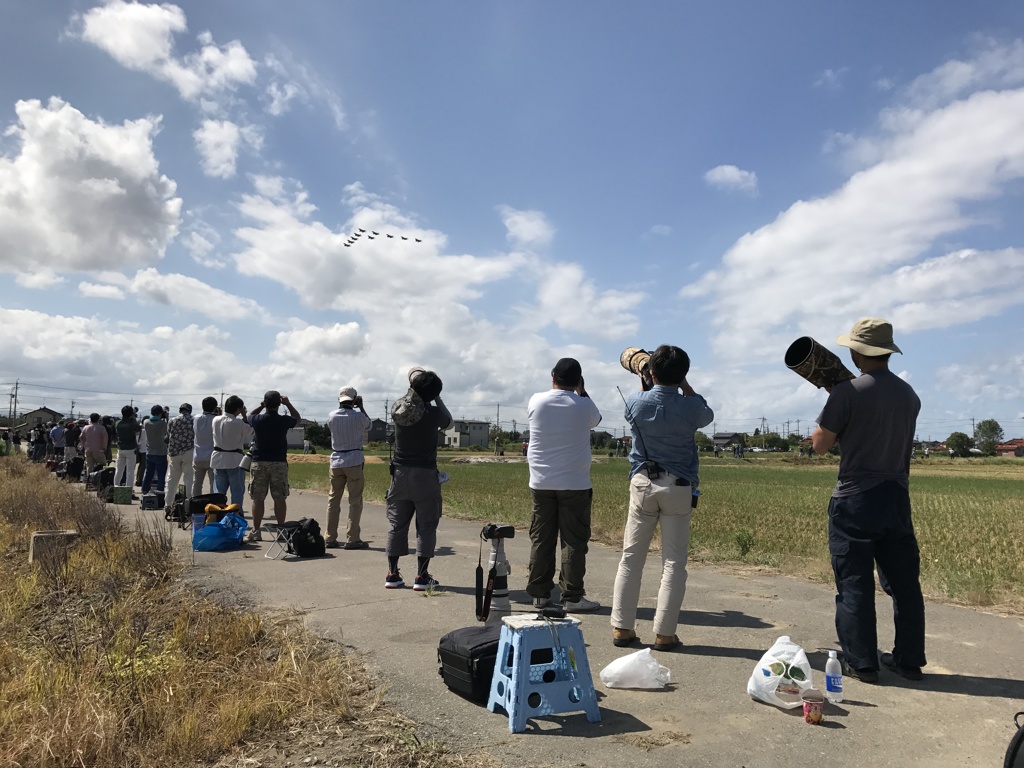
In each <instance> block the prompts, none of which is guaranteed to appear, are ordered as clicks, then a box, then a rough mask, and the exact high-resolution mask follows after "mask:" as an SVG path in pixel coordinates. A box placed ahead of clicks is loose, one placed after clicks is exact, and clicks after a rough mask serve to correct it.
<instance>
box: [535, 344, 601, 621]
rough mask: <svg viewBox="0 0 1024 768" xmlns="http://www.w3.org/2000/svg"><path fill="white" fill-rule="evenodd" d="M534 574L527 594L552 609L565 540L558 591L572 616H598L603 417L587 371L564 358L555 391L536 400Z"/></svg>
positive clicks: (553, 380)
mask: <svg viewBox="0 0 1024 768" xmlns="http://www.w3.org/2000/svg"><path fill="white" fill-rule="evenodd" d="M527 415H528V416H529V419H530V444H529V446H528V448H527V453H526V455H527V460H528V461H529V464H530V494H531V496H532V497H533V521H532V522H531V523H530V540H531V542H532V546H531V548H530V574H529V582H528V583H527V586H526V591H527V592H528V593H529V594H530V596H531V597H532V598H533V604H534V606H535V607H537V608H543V607H544V606H545V605H547V603H548V599H549V598H550V596H551V590H552V589H553V588H554V586H555V585H554V576H555V545H556V543H558V541H559V539H560V540H561V550H562V558H561V568H560V570H559V574H558V585H559V587H560V588H561V592H562V603H563V605H564V607H565V610H567V611H569V612H577V613H578V612H582V611H596V610H597V609H598V608H600V607H601V606H600V604H599V603H597V602H596V601H594V600H588V599H587V598H586V596H585V595H586V591H585V590H584V588H583V576H584V574H585V573H586V570H587V567H586V556H587V545H588V542H589V541H590V504H591V499H592V496H593V487H592V486H591V484H590V462H591V454H590V430H591V429H593V428H594V427H596V426H597V425H598V424H600V423H601V413H600V411H598V410H597V406H596V405H594V401H593V400H591V399H590V397H589V396H588V395H587V391H586V389H584V387H583V371H582V369H581V368H580V364H579V363H578V362H577V361H576V360H574V359H572V358H571V357H563V358H562V359H561V360H559V361H558V362H557V363H555V367H554V368H553V369H552V371H551V389H549V390H547V391H546V392H538V393H537V394H535V395H534V396H533V397H531V398H530V404H529V406H528V407H527Z"/></svg>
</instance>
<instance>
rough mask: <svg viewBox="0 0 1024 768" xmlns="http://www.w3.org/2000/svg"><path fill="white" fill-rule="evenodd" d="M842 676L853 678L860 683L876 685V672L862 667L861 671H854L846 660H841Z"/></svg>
mask: <svg viewBox="0 0 1024 768" xmlns="http://www.w3.org/2000/svg"><path fill="white" fill-rule="evenodd" d="M843 674H844V675H846V676H847V677H853V678H856V679H857V680H860V681H861V682H862V683H877V682H878V670H877V669H872V668H871V667H864V668H863V669H854V668H853V667H851V666H850V665H849V664H848V663H847V661H846V659H843Z"/></svg>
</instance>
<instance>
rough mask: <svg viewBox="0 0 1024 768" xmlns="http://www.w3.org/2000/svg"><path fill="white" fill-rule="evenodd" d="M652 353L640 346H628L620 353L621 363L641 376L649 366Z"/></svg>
mask: <svg viewBox="0 0 1024 768" xmlns="http://www.w3.org/2000/svg"><path fill="white" fill-rule="evenodd" d="M650 359H651V353H650V352H648V351H647V350H645V349H640V348H639V347H626V348H625V349H624V350H622V354H621V355H619V364H620V365H622V367H623V368H625V369H626V370H627V371H630V372H631V373H635V374H636V375H637V376H640V375H641V374H642V373H643V371H644V370H645V369H646V368H647V363H648V361H649V360H650Z"/></svg>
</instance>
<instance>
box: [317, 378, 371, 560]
mask: <svg viewBox="0 0 1024 768" xmlns="http://www.w3.org/2000/svg"><path fill="white" fill-rule="evenodd" d="M356 409H358V410H356ZM327 428H328V429H329V430H330V431H331V467H330V478H331V492H330V495H329V496H328V497H327V548H328V549H338V548H340V547H342V546H344V547H345V549H366V548H367V547H368V546H369V545H368V544H367V543H366V542H365V541H363V540H362V539H361V538H360V537H359V536H360V529H359V521H360V520H361V519H362V517H363V464H364V463H365V459H364V457H363V435H364V434H365V433H366V430H368V429H369V428H370V417H369V416H367V415H366V412H365V411H364V410H363V398H362V397H360V396H359V393H358V392H356V388H355V387H342V388H341V390H340V391H339V392H338V409H337V410H335V411H331V413H330V415H329V416H328V417H327ZM346 487H347V488H348V529H347V531H346V537H345V543H344V545H342V543H341V542H340V541H338V518H339V517H341V497H342V495H343V494H344V493H345V488H346Z"/></svg>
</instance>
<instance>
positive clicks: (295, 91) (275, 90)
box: [266, 81, 304, 117]
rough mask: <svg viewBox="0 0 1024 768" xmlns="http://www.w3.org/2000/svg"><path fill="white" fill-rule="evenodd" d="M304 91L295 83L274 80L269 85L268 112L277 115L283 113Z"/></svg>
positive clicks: (267, 90)
mask: <svg viewBox="0 0 1024 768" xmlns="http://www.w3.org/2000/svg"><path fill="white" fill-rule="evenodd" d="M303 94H304V91H303V90H302V89H301V88H300V87H299V86H298V85H296V84H295V83H291V82H287V83H278V82H276V81H275V82H272V83H271V84H270V85H268V86H267V89H266V96H267V112H269V113H270V114H271V115H274V116H275V117H278V116H280V115H283V114H284V113H285V112H287V111H288V110H289V109H290V108H291V102H292V100H293V99H295V98H297V97H301V96H302V95H303Z"/></svg>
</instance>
